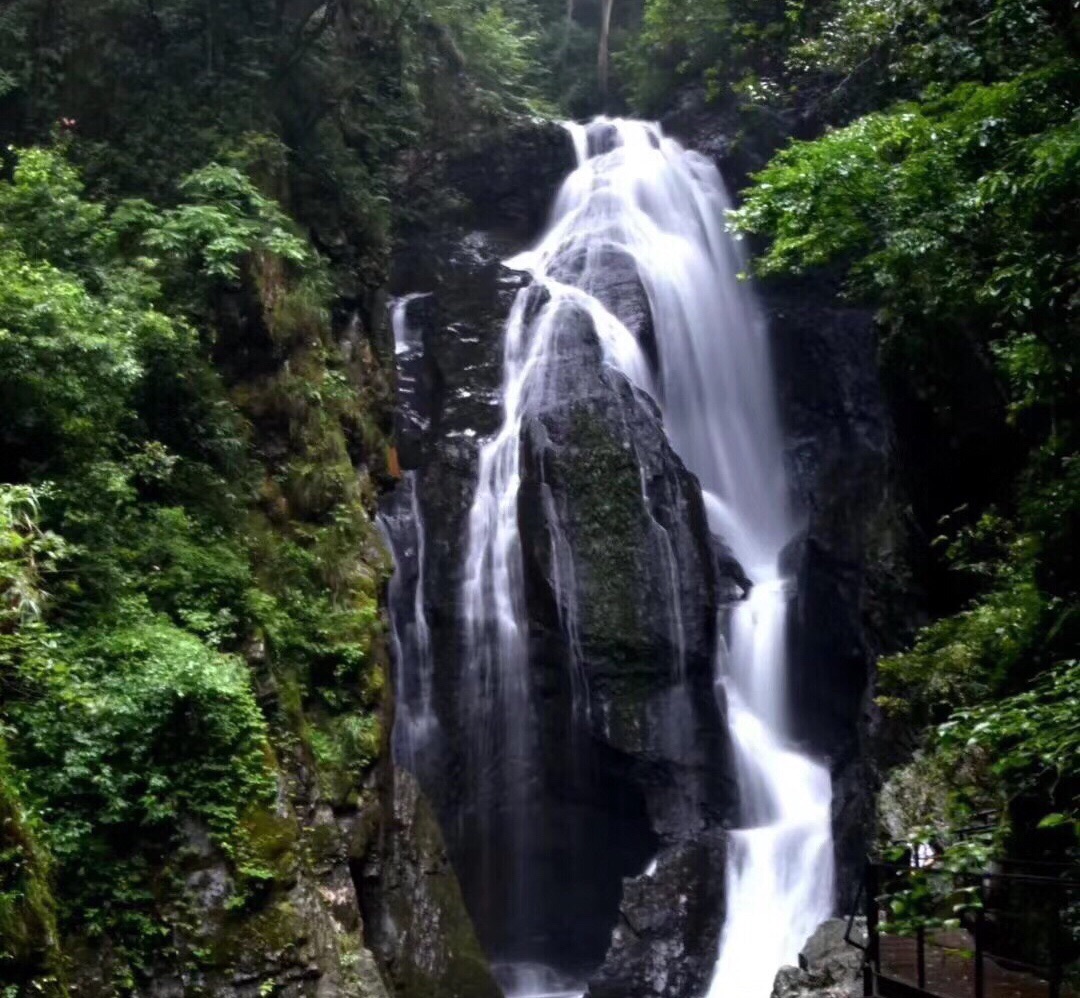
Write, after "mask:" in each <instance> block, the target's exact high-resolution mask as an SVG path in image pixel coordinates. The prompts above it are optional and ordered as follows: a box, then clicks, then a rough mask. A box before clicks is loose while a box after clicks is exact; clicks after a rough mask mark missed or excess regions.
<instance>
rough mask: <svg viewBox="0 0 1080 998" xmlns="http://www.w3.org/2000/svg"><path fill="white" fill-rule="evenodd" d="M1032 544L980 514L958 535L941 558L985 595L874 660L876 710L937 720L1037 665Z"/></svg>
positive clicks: (1039, 626) (1038, 619) (1039, 614)
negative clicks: (976, 582) (898, 650)
mask: <svg viewBox="0 0 1080 998" xmlns="http://www.w3.org/2000/svg"><path fill="white" fill-rule="evenodd" d="M1038 544H1039V541H1038V538H1037V537H1035V536H1033V535H1030V534H1025V535H1021V536H1015V535H1014V534H1013V533H1012V532H1011V528H1010V525H1009V524H1007V523H1004V522H1003V521H1002V520H1001V519H1000V518H999V517H995V516H993V515H991V514H986V515H984V516H983V517H982V519H981V520H980V521H979V522H978V523H977V524H976V525H975V526H974V527H973V528H970V529H967V530H964V531H963V532H962V534H961V536H960V538H959V539H958V540H957V541H955V542H954V543H953V544H952V545H951V546H950V550H949V553H948V557H949V558H950V561H951V562H952V564H953V565H954V566H955V567H956V568H957V569H959V570H963V571H966V572H968V573H971V574H973V575H975V576H977V577H981V581H982V583H983V586H984V587H985V591H984V592H983V593H982V594H981V595H980V596H979V597H978V598H977V599H976V600H974V601H973V602H972V604H971V605H970V606H969V607H967V608H966V609H964V610H962V611H960V612H959V613H957V614H955V615H953V616H948V617H943V618H942V619H940V620H938V621H935V622H934V623H932V624H930V625H928V626H927V627H925V628H923V629H922V630H921V631H920V632H919V634H918V636H917V638H916V640H915V643H914V646H913V647H912V648H911V649H910V650H908V651H906V652H903V653H900V654H898V655H894V656H891V657H888V658H885V659H882V660H881V661H880V662H879V663H878V673H879V681H880V689H881V691H882V696H881V697H879V700H878V702H879V703H880V704H882V705H883V706H886V707H889V708H890V709H891V710H893V711H894V712H902V713H908V714H912V715H913V716H914V718H915V719H917V720H921V721H926V720H928V719H933V718H938V719H941V718H942V717H944V716H945V715H947V714H948V713H949V712H950V711H951V710H953V709H954V708H956V707H958V706H962V705H968V704H973V703H978V702H979V701H981V700H984V699H986V698H987V697H991V696H994V695H997V694H999V693H1000V692H1001V691H1002V690H1004V689H1007V688H1008V686H1009V685H1010V684H1015V683H1016V682H1017V681H1019V680H1020V679H1021V678H1022V676H1023V671H1024V669H1025V667H1027V666H1028V664H1029V663H1031V662H1032V661H1038V657H1037V655H1038V652H1039V651H1040V643H1041V642H1042V640H1043V638H1044V635H1045V632H1046V622H1047V618H1048V617H1049V615H1050V611H1051V608H1052V600H1051V599H1050V598H1049V597H1048V596H1047V595H1046V594H1045V593H1044V592H1043V591H1042V590H1041V589H1040V587H1039V585H1038V582H1037V579H1036V571H1037V567H1038V558H1037V555H1038Z"/></svg>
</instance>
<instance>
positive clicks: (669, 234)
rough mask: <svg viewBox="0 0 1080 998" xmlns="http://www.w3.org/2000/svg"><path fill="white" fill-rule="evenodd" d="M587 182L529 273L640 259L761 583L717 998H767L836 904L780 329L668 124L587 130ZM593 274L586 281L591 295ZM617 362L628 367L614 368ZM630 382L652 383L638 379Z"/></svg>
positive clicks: (667, 356) (582, 171)
mask: <svg viewBox="0 0 1080 998" xmlns="http://www.w3.org/2000/svg"><path fill="white" fill-rule="evenodd" d="M572 131H573V133H574V139H575V147H576V149H577V153H578V160H579V163H578V170H577V171H576V172H575V173H574V175H573V176H572V177H571V178H570V179H569V180H568V182H567V184H566V185H565V187H564V188H563V191H562V194H561V195H560V200H559V204H558V206H557V208H556V221H555V223H554V225H553V227H552V230H551V232H550V233H549V235H548V236H547V238H545V240H544V241H543V243H542V245H541V246H540V248H539V249H538V250H536V251H535V252H534V253H532V254H530V255H529V256H528V257H526V258H525V261H524V262H525V263H526V264H527V265H529V266H530V267H531V269H533V270H534V272H536V273H539V274H542V273H543V272H544V271H545V269H546V268H547V267H549V266H550V263H551V260H552V258H553V257H557V255H558V254H560V253H565V245H566V243H567V242H570V241H573V240H575V239H578V240H583V241H585V242H586V245H587V246H588V247H589V248H590V250H594V251H595V250H598V249H600V248H609V247H610V246H612V245H614V246H616V247H618V248H619V249H621V250H623V251H626V252H629V253H630V255H631V256H632V257H633V259H634V261H635V263H636V266H637V270H638V273H639V275H640V277H641V280H642V282H643V283H644V285H645V289H646V291H647V293H648V297H649V303H650V306H651V310H652V317H653V325H654V328H655V335H656V347H657V353H658V367H659V372H658V376H657V377H656V380H655V382H654V383H653V384H651V385H650V386H649V387H650V388H651V390H652V391H653V392H654V393H655V395H656V397H657V400H658V402H659V403H660V405H661V408H662V411H663V415H664V423H665V426H666V429H667V433H668V435H669V437H670V439H671V441H672V443H673V445H674V446H675V449H676V450H677V451H678V453H679V454H680V456H681V457H682V458H683V460H684V461H685V462H686V465H687V467H688V468H689V469H690V470H691V471H693V472H694V473H695V474H696V475H697V477H698V479H699V480H700V481H701V485H702V488H703V490H704V493H705V497H706V503H707V511H708V514H709V521H710V526H711V527H712V529H713V531H714V532H715V533H717V534H718V535H719V536H721V537H722V538H723V539H724V540H725V541H726V542H727V543H728V544H729V545H730V546H731V548H732V550H733V551H734V553H735V555H736V557H737V558H738V559H739V561H740V562H741V563H742V565H743V567H744V569H745V570H746V572H747V574H748V575H749V576H750V579H751V580H752V582H753V583H754V587H753V589H752V591H751V593H750V595H749V598H748V599H747V600H745V601H744V602H743V603H741V604H740V605H738V606H737V607H736V608H735V610H734V612H733V614H732V619H731V633H730V646H729V648H728V650H727V654H726V655H721V656H718V666H719V667H718V681H719V682H721V683H722V684H723V686H724V689H725V691H726V694H727V704H728V712H729V718H730V727H731V736H732V742H733V744H734V747H735V752H736V765H737V772H738V783H739V789H740V796H741V806H742V822H741V824H742V826H743V827H740V828H738V829H736V830H734V831H733V832H732V834H731V842H730V846H729V850H730V851H729V860H728V872H727V909H728V912H729V914H728V918H727V923H726V925H725V926H724V929H723V935H722V938H721V946H720V953H719V959H718V961H717V964H716V970H715V972H714V975H713V980H712V983H711V985H710V988H709V996H710V998H766V996H767V995H768V994H769V993H770V991H771V988H772V982H773V978H774V977H775V974H776V971H777V969H778V968H779V967H780V966H781V965H782V964H784V963H794V962H795V960H796V957H797V955H798V952H799V949H800V948H801V946H802V944H803V943H804V942H805V941H806V939H807V937H808V936H809V935H810V933H811V932H812V931H813V930H814V929H815V928H816V927H817V925H818V924H819V923H820V922H821V921H822V920H823V919H825V918H826V917H828V915H829V914H830V911H831V906H832V879H833V872H832V864H833V859H832V835H831V813H830V805H831V793H832V791H831V785H830V779H829V774H828V771H827V770H826V769H825V768H824V767H823V766H821V765H819V764H818V763H816V762H814V761H812V760H810V759H808V758H806V757H805V756H803V755H801V754H799V752H797V751H796V750H795V749H794V748H792V747H791V746H790V745H789V744H787V738H788V735H789V731H790V728H789V724H788V719H787V710H788V704H787V689H786V684H785V674H786V670H787V655H786V618H787V604H788V601H789V599H790V598H791V595H792V594H791V582H790V580H787V579H785V578H784V577H783V574H782V569H781V565H780V556H781V552H782V550H783V548H784V546H785V545H786V544H787V543H788V542H789V541H790V540H791V539H792V538H793V536H794V534H795V533H796V529H797V524H796V523H795V522H794V520H793V517H792V515H791V511H790V509H789V506H788V501H787V496H788V488H787V482H786V475H785V471H784V463H783V444H782V439H781V434H780V430H779V426H778V418H777V405H776V400H775V392H774V385H773V375H772V370H771V365H770V360H769V351H768V340H767V331H766V328H765V326H764V323H763V320H762V317H761V315H760V313H759V310H758V308H757V305H756V302H755V300H754V297H753V292H752V290H751V289H750V287H749V286H748V285H747V284H746V283H745V282H742V281H740V280H739V279H738V274H739V272H740V271H741V270H742V269H743V266H744V261H743V260H742V258H741V256H740V254H739V252H738V248H737V246H736V244H735V243H734V242H733V241H732V239H731V238H730V236H729V235H728V234H727V232H726V231H725V229H724V213H725V211H726V209H727V208H728V207H730V204H729V200H728V197H727V194H726V192H725V190H724V186H723V182H722V180H721V178H720V175H719V173H718V172H717V170H716V168H715V167H714V166H713V164H712V163H711V162H709V161H708V160H706V159H705V158H704V157H702V156H699V155H697V154H695V153H693V152H687V151H685V150H683V149H682V148H681V147H680V146H679V145H678V144H677V143H676V142H674V141H673V140H671V139H669V138H667V137H665V136H664V135H663V134H662V132H661V131H660V129H659V128H658V127H657V126H655V125H650V124H645V123H642V122H633V121H599V122H595V123H593V124H592V125H591V126H589V128H587V129H586V128H582V127H580V126H574V127H573V128H572ZM593 276H594V274H593V273H592V272H591V271H590V268H589V266H588V265H586V268H585V273H584V275H583V278H582V279H581V281H580V284H581V286H582V287H583V288H584V289H585V290H588V289H589V287H590V280H591V278H592V277H593ZM614 362H615V363H617V362H618V361H617V360H615V361H614ZM626 373H627V375H628V376H630V377H631V378H633V379H635V380H640V376H639V375H638V373H637V372H636V370H634V369H626Z"/></svg>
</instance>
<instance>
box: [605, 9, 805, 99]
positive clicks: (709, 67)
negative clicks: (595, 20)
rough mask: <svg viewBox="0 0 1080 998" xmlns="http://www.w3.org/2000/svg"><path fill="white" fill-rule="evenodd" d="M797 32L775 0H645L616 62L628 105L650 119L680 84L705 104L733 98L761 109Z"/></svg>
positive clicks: (776, 87)
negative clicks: (697, 90) (699, 88)
mask: <svg viewBox="0 0 1080 998" xmlns="http://www.w3.org/2000/svg"><path fill="white" fill-rule="evenodd" d="M793 12H794V14H795V15H796V16H793ZM798 26H799V18H798V16H797V10H796V9H795V8H794V7H789V8H785V4H784V3H783V0H773V2H769V3H765V4H761V3H749V2H747V0H647V2H646V4H645V16H644V21H643V24H642V28H641V32H640V33H639V34H638V36H637V37H636V38H634V39H633V40H632V42H631V44H630V46H629V47H628V50H627V52H626V54H625V56H624V57H623V59H622V65H623V69H624V72H625V73H626V75H627V77H628V78H629V81H630V96H631V102H632V103H633V105H634V106H635V107H637V108H640V109H641V110H644V111H647V112H653V113H655V112H657V111H660V110H663V109H664V108H665V106H666V105H667V104H668V103H669V102H670V100H671V98H672V96H673V94H674V91H675V90H676V89H677V88H678V87H679V86H680V85H682V84H687V83H702V84H704V85H705V88H706V92H707V96H708V97H709V98H710V99H712V100H716V99H718V98H720V97H724V98H727V97H728V96H729V94H730V93H732V92H734V93H736V94H738V95H740V99H741V100H743V101H745V102H747V103H749V104H769V103H771V102H773V101H774V99H775V98H777V97H779V96H780V95H781V92H782V90H783V88H784V84H783V82H782V70H783V61H784V55H785V52H786V47H787V44H788V43H789V41H790V39H791V37H792V35H793V33H794V31H795V30H796V29H797V28H798Z"/></svg>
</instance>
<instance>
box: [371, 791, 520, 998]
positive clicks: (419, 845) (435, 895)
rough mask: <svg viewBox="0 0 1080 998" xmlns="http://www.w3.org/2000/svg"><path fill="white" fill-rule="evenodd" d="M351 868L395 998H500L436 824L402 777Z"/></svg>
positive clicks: (386, 796) (373, 944) (387, 794)
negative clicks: (376, 828)
mask: <svg viewBox="0 0 1080 998" xmlns="http://www.w3.org/2000/svg"><path fill="white" fill-rule="evenodd" d="M388 783H389V784H390V785H389V786H388V787H387V788H386V789H385V790H384V799H383V804H382V808H383V814H384V815H385V816H386V819H387V820H385V821H384V822H382V825H381V827H380V829H379V831H378V833H377V835H376V837H375V839H374V841H373V842H372V843H371V846H370V848H369V849H368V850H367V854H366V855H365V857H364V858H363V860H361V861H358V862H357V864H356V871H357V874H358V876H359V878H360V883H361V885H362V890H361V906H362V908H363V911H364V921H365V924H366V928H367V940H368V943H369V945H370V946H371V948H372V950H373V951H374V953H375V955H376V956H377V957H378V959H379V962H380V964H381V965H382V966H383V967H384V969H385V973H386V976H387V979H388V980H389V981H390V984H391V987H392V989H393V993H394V995H395V996H397V998H501V994H502V992H501V991H500V990H499V988H498V985H496V983H495V980H494V978H493V977H492V976H491V971H490V970H489V968H488V964H487V959H486V958H485V956H484V954H483V952H482V951H481V949H480V945H479V943H478V942H477V941H476V935H475V934H474V932H473V927H472V923H471V922H470V921H469V916H468V913H467V912H466V911H465V904H464V901H463V900H462V897H461V888H460V887H459V886H458V882H457V877H456V876H455V875H454V871H453V869H452V868H451V866H450V861H449V859H448V858H447V855H446V847H445V845H444V844H443V838H442V832H441V831H440V830H439V825H438V822H437V821H436V819H435V816H434V814H433V813H432V811H431V808H430V806H429V805H428V803H427V801H426V800H425V799H424V796H423V795H422V794H421V792H420V788H419V787H418V786H417V783H416V780H415V778H414V777H413V776H412V775H411V774H409V773H407V772H405V771H404V770H393V771H392V775H391V776H390V778H389V780H388Z"/></svg>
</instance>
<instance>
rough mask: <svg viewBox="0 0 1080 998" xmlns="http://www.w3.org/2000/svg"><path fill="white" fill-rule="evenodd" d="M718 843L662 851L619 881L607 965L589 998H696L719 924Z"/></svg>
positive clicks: (721, 853) (717, 839) (719, 836)
mask: <svg viewBox="0 0 1080 998" xmlns="http://www.w3.org/2000/svg"><path fill="white" fill-rule="evenodd" d="M725 855H726V849H725V838H724V835H723V833H719V832H717V833H713V834H711V835H707V836H702V837H700V838H698V839H697V840H696V841H692V842H682V843H679V844H677V845H674V846H671V847H670V848H668V849H666V850H664V852H662V853H661V854H660V855H659V856H658V857H657V858H656V860H655V862H654V863H653V864H650V867H649V869H648V870H647V871H646V872H645V873H643V874H641V876H639V877H634V878H632V879H630V880H627V881H626V883H625V885H624V888H623V900H622V904H621V905H620V906H619V923H618V925H617V926H616V928H615V930H614V932H613V933H612V937H611V947H610V948H609V950H608V954H607V958H606V959H605V961H604V963H603V965H602V966H601V967H600V969H599V970H598V971H597V972H596V974H594V975H593V977H592V980H591V981H590V982H589V991H588V995H589V998H685V996H687V995H700V994H704V992H705V989H706V987H707V986H708V983H709V978H710V976H711V974H712V970H713V966H714V964H715V962H716V951H717V940H718V938H719V935H720V929H721V926H722V924H723V919H724V897H723V885H724V864H725Z"/></svg>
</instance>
